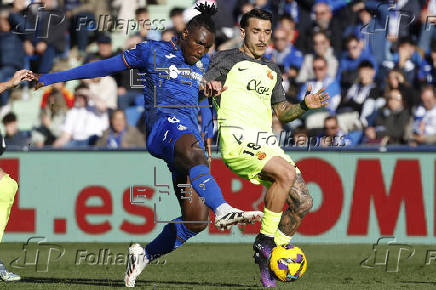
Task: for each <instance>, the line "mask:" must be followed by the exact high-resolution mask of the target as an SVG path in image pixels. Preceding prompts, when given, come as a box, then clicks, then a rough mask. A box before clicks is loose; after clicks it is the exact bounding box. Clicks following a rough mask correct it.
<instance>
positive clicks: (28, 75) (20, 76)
mask: <svg viewBox="0 0 436 290" xmlns="http://www.w3.org/2000/svg"><path fill="white" fill-rule="evenodd" d="M31 80H33V75H32V72H31V71H29V70H20V71H17V72H15V74H14V76H13V77H12V78H11V79H10V80H9V81H7V82H4V83H0V94H1V93H3V92H4V91H6V90H7V89H10V88H13V87H16V86H18V85H19V84H20V83H21V82H22V81H31Z"/></svg>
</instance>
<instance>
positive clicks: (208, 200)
mask: <svg viewBox="0 0 436 290" xmlns="http://www.w3.org/2000/svg"><path fill="white" fill-rule="evenodd" d="M189 178H190V179H191V183H192V187H194V189H195V191H197V193H198V195H199V196H201V197H204V203H205V204H206V205H207V206H208V207H209V208H211V209H212V210H213V211H214V212H215V211H216V209H217V208H218V207H219V206H220V205H221V204H223V203H226V201H225V200H224V197H223V195H222V193H221V189H220V187H219V186H218V184H217V183H216V181H215V178H213V177H212V175H211V174H210V170H209V167H207V166H206V165H197V166H194V167H192V168H191V170H190V171H189Z"/></svg>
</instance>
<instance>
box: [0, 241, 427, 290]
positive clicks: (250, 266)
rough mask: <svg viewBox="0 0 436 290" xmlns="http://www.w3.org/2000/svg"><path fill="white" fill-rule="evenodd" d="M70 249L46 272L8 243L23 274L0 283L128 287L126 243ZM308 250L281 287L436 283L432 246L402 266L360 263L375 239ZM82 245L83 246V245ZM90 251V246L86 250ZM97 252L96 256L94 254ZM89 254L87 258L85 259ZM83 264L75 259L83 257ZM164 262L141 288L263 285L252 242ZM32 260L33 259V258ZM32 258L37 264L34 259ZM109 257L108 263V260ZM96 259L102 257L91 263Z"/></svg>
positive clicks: (196, 250)
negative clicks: (301, 270)
mask: <svg viewBox="0 0 436 290" xmlns="http://www.w3.org/2000/svg"><path fill="white" fill-rule="evenodd" d="M57 245H60V246H62V247H63V248H64V249H65V254H64V256H62V258H61V259H60V260H58V261H54V262H51V263H49V265H48V271H47V272H37V271H36V268H35V266H32V265H26V266H24V268H20V269H18V268H13V267H11V265H10V262H11V261H12V260H13V259H14V258H16V257H24V254H23V250H22V243H4V244H2V245H1V247H0V257H1V258H2V260H3V261H4V262H5V264H6V265H7V267H8V268H9V270H12V271H14V272H16V273H17V274H20V275H21V276H22V278H23V280H22V281H20V282H13V283H5V282H0V289H26V290H27V289H44V290H45V289H64V290H66V289H112V288H121V287H124V284H123V276H124V265H121V263H122V262H123V261H122V260H123V259H124V258H123V257H122V254H125V253H126V251H127V247H128V244H126V243H122V244H121V243H103V244H97V243H58V244H57ZM299 246H300V247H302V249H303V250H304V252H305V253H306V255H307V259H308V269H307V272H306V273H305V275H304V276H303V278H302V279H301V280H299V281H297V282H294V283H281V282H279V283H278V287H277V288H278V289H335V290H338V289H435V288H436V275H435V273H436V259H435V260H432V261H431V262H432V263H430V264H429V265H426V264H425V261H426V255H427V251H428V250H435V255H434V256H435V257H436V246H433V247H432V246H431V245H429V246H416V245H413V248H414V249H415V254H414V255H413V256H412V257H410V258H408V259H407V255H406V257H404V255H403V254H402V255H401V256H400V264H399V271H398V272H386V269H385V267H384V266H383V265H378V266H376V267H374V268H363V267H362V266H361V265H360V263H361V262H362V261H363V260H364V259H365V258H366V257H368V256H370V255H371V253H372V245H370V244H366V245H314V244H310V245H309V244H308V245H305V244H303V245H299ZM99 249H109V250H110V253H113V254H120V258H119V260H118V261H116V260H115V262H118V264H119V265H116V264H115V265H112V264H110V263H111V262H112V261H110V260H109V261H108V260H107V261H106V263H105V262H102V261H98V260H97V259H96V256H97V255H98V252H99ZM80 250H82V252H79V255H78V251H80ZM85 251H86V252H85ZM92 253H94V256H92V255H93V254H92ZM86 255H89V256H88V258H87V259H88V260H86V259H85V257H86ZM80 257H82V258H81V260H80V264H79V265H76V262H77V259H78V258H79V259H80ZM164 259H165V260H166V262H165V264H163V263H164V261H163V260H161V261H159V262H160V263H161V264H154V265H149V266H148V267H147V268H146V269H145V270H144V272H143V273H142V275H141V276H140V278H139V280H137V288H139V289H156V290H157V289H261V287H260V286H261V284H260V282H259V276H258V268H257V265H255V264H254V263H253V258H252V250H251V245H250V244H187V245H184V246H183V247H181V248H179V249H178V250H177V251H175V252H174V253H171V254H169V255H167V256H166V257H165V258H164ZM29 261H30V259H29ZM29 261H28V264H32V263H31V261H30V262H29ZM107 262H109V264H108V263H107ZM92 263H97V264H96V265H92Z"/></svg>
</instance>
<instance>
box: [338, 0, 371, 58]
mask: <svg viewBox="0 0 436 290" xmlns="http://www.w3.org/2000/svg"><path fill="white" fill-rule="evenodd" d="M353 11H354V12H357V14H358V20H357V23H356V24H355V25H350V26H348V27H346V28H345V30H344V38H345V39H346V38H347V37H348V36H350V35H355V36H357V38H358V39H359V41H360V42H362V43H363V49H364V50H368V51H371V48H370V39H371V33H369V32H370V31H373V30H371V26H370V23H371V18H372V16H371V13H369V11H368V10H366V9H365V3H363V2H358V3H356V4H355V5H353ZM371 53H372V51H371ZM374 60H375V57H374Z"/></svg>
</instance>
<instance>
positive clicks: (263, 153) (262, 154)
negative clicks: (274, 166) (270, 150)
mask: <svg viewBox="0 0 436 290" xmlns="http://www.w3.org/2000/svg"><path fill="white" fill-rule="evenodd" d="M256 156H257V159H259V160H263V159H265V157H266V153H265V152H261V151H259V152H257V153H256Z"/></svg>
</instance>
